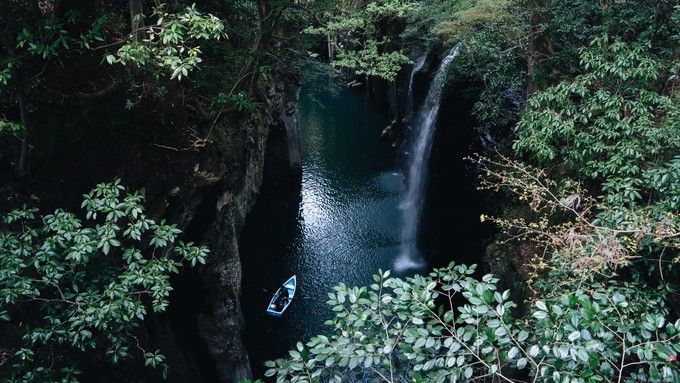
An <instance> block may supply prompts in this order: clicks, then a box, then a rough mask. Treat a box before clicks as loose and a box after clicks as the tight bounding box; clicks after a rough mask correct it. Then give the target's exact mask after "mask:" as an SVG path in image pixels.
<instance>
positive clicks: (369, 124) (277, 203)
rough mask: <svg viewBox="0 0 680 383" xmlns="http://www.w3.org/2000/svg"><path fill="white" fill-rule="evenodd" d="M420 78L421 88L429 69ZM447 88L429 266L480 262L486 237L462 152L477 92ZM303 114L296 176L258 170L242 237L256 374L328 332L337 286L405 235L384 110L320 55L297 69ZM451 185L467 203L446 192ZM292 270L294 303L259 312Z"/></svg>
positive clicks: (358, 277) (391, 260) (386, 256)
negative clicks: (269, 178)
mask: <svg viewBox="0 0 680 383" xmlns="http://www.w3.org/2000/svg"><path fill="white" fill-rule="evenodd" d="M422 80H424V81H422ZM417 83H419V84H420V85H419V86H417V87H416V88H419V89H416V91H417V92H416V93H420V94H421V96H420V97H416V99H418V98H419V99H421V100H422V99H424V97H423V96H422V94H424V92H425V91H426V90H427V85H428V84H429V80H428V79H426V78H421V81H420V82H417ZM418 90H419V91H418ZM448 94H449V96H447V97H456V98H455V99H448V100H444V101H445V103H446V105H448V106H447V108H446V109H444V110H443V111H442V112H443V113H442V114H443V115H442V116H441V120H442V121H445V123H441V122H440V124H443V125H444V126H442V127H440V129H439V130H438V132H437V137H436V138H435V142H436V143H437V144H435V145H434V148H433V158H432V161H433V163H434V164H435V166H436V172H435V173H433V174H432V177H431V178H432V181H433V183H432V186H431V188H430V190H429V192H428V198H429V199H430V200H429V202H428V203H427V205H426V206H425V212H424V221H425V222H424V225H425V226H424V231H423V241H422V242H423V243H422V245H423V249H422V251H423V253H424V255H425V256H426V258H427V260H428V262H427V263H429V264H430V265H432V266H437V265H442V264H445V263H448V262H449V261H450V260H452V259H456V260H457V261H459V262H466V263H477V262H479V259H480V256H481V253H482V251H481V240H480V239H481V238H484V237H486V238H488V237H489V235H488V233H487V234H483V233H482V231H480V227H479V224H480V223H479V212H480V211H482V210H481V205H480V203H481V201H480V200H479V198H478V195H477V193H476V191H475V190H474V184H475V181H474V178H471V176H470V174H472V177H474V172H473V171H472V172H471V171H470V169H469V163H466V161H464V160H463V157H464V156H465V155H466V154H467V153H470V151H471V150H476V149H475V148H473V145H471V143H472V142H473V141H474V139H473V136H474V135H473V134H472V132H473V123H472V121H471V120H470V118H469V116H470V110H471V108H472V104H473V101H474V100H471V99H465V98H464V97H460V96H458V95H456V94H455V93H451V92H449V93H448ZM445 98H446V97H445ZM416 103H418V100H416ZM299 117H300V120H299V121H300V137H301V148H302V171H303V176H302V185H301V187H299V188H298V187H295V188H291V187H290V185H288V184H281V183H272V182H266V183H265V184H264V185H263V188H262V194H261V196H260V197H259V199H258V202H257V204H256V205H255V207H254V208H253V211H252V212H251V214H250V215H249V218H248V220H247V222H246V224H245V227H244V229H243V232H242V235H241V241H240V250H241V261H242V265H243V282H242V283H243V286H242V287H243V289H242V292H243V308H244V315H245V318H244V319H245V329H246V334H245V339H246V346H247V349H248V353H249V356H250V358H251V365H252V367H253V373H254V375H255V376H256V377H261V376H262V374H263V373H264V367H263V363H264V362H265V361H266V360H271V359H275V358H278V357H285V356H287V355H288V352H287V351H288V350H290V349H292V348H293V347H294V346H295V343H296V342H298V341H302V342H306V341H307V340H308V339H309V337H311V336H313V335H316V334H322V333H327V331H328V329H327V328H326V327H325V325H324V322H325V321H326V320H327V319H329V318H330V317H331V315H332V311H331V310H330V307H329V306H328V305H327V304H326V300H327V293H328V292H329V291H330V290H331V289H332V287H333V286H335V285H337V284H338V283H340V282H344V283H346V284H348V285H353V286H363V285H367V284H370V283H371V281H372V279H371V276H372V275H373V274H374V273H376V272H377V271H378V269H383V270H386V269H393V268H394V266H395V260H397V259H398V257H399V255H400V252H401V250H402V245H403V244H402V243H401V241H400V237H401V234H403V233H402V228H401V223H402V220H403V216H402V215H403V214H402V213H403V211H401V210H400V204H401V205H402V207H403V205H404V204H403V203H402V202H403V201H402V198H403V195H404V191H405V190H404V189H405V187H404V175H403V172H402V171H401V167H400V166H399V161H398V159H397V153H396V151H395V150H394V149H393V148H391V147H390V146H389V145H388V144H387V143H385V142H381V141H380V140H379V138H378V137H379V134H380V131H381V130H382V129H383V128H384V127H385V126H387V124H388V119H387V116H386V115H385V114H384V113H383V112H382V111H381V110H380V109H379V108H377V107H376V106H374V105H372V104H371V103H370V102H369V101H368V100H367V98H366V97H365V94H364V93H362V92H361V91H359V90H356V89H349V88H347V87H346V86H344V82H343V81H342V80H341V79H340V78H339V77H338V76H337V75H335V74H334V71H333V70H331V69H329V68H328V67H327V66H324V65H321V64H318V63H316V64H312V65H310V67H309V68H308V69H307V70H306V71H305V78H304V82H303V85H302V88H301V93H300V102H299ZM441 128H443V129H441ZM265 172H266V170H265ZM452 196H455V197H456V198H457V199H459V200H460V201H464V203H455V204H452V203H451V200H452ZM452 244H455V246H452ZM418 251H421V250H418ZM427 263H426V264H427ZM415 271H416V270H414V269H409V270H405V271H403V272H402V273H401V274H396V273H395V274H393V275H399V276H404V275H407V274H411V273H413V272H415ZM293 274H295V275H297V280H298V290H297V293H296V296H295V299H294V301H293V303H292V304H291V306H290V308H289V309H288V311H286V313H285V315H284V316H283V317H281V318H273V317H269V316H267V315H266V314H265V310H266V307H267V304H268V303H269V300H270V299H271V294H272V293H273V292H274V291H275V290H276V289H277V288H278V287H279V286H280V284H281V283H283V282H284V281H285V280H286V279H288V278H289V277H290V276H291V275H293Z"/></svg>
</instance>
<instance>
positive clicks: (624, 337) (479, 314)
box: [266, 264, 680, 383]
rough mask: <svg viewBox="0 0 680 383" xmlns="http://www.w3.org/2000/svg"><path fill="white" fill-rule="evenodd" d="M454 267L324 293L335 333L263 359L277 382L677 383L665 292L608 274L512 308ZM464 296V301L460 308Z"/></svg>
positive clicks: (676, 341)
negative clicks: (520, 312) (520, 313)
mask: <svg viewBox="0 0 680 383" xmlns="http://www.w3.org/2000/svg"><path fill="white" fill-rule="evenodd" d="M474 273H475V267H474V266H473V267H466V266H463V265H454V264H451V265H449V266H448V267H446V268H441V269H436V270H434V271H432V272H431V273H430V274H429V275H427V276H415V277H413V278H407V279H405V280H402V279H399V278H391V277H390V275H389V272H384V273H383V272H381V273H380V274H377V275H375V276H374V280H375V283H374V284H372V285H371V286H370V287H347V286H345V285H343V284H340V285H339V286H337V287H335V288H334V291H333V292H332V293H330V294H329V297H330V299H329V301H328V303H329V305H331V306H332V307H333V311H334V312H335V317H334V318H333V319H331V320H330V321H329V322H328V324H329V326H330V328H331V331H332V332H331V334H330V335H329V336H324V335H320V336H316V337H313V338H311V339H310V340H309V342H307V344H306V345H305V344H302V343H298V344H297V347H296V349H295V350H291V351H290V357H289V358H287V359H278V360H276V361H272V362H267V366H268V367H270V369H269V370H268V371H267V373H266V374H267V376H273V375H276V376H277V381H278V382H284V381H291V382H320V381H333V382H341V381H384V382H413V381H416V382H425V381H427V382H445V381H454V382H455V381H477V382H497V381H505V382H517V381H527V382H528V381H532V382H564V381H567V382H592V381H619V382H630V383H632V382H674V381H677V380H678V379H680V366H678V365H677V364H675V363H673V362H672V360H675V358H676V357H677V354H678V353H679V352H680V321H677V322H675V323H668V321H667V319H666V316H667V314H668V310H667V309H666V308H665V306H664V303H663V302H664V297H665V294H666V290H663V289H661V290H655V289H648V288H645V287H644V286H642V285H640V284H636V283H619V282H614V281H610V282H607V283H603V284H593V285H591V286H588V288H586V289H580V288H578V289H573V290H570V291H563V292H561V293H559V294H556V295H552V296H548V297H545V298H544V299H540V300H535V301H534V302H533V305H532V307H531V309H530V310H529V311H530V312H529V313H528V315H526V316H524V317H522V318H521V319H518V320H514V319H513V318H512V311H513V309H515V308H516V305H515V304H514V303H513V302H512V301H511V300H510V292H509V291H504V292H501V291H498V289H497V284H498V279H496V278H495V277H493V276H492V275H485V276H484V277H483V278H482V279H481V280H477V279H475V278H473V277H472V275H473V274H474ZM457 302H462V304H460V305H458V304H457Z"/></svg>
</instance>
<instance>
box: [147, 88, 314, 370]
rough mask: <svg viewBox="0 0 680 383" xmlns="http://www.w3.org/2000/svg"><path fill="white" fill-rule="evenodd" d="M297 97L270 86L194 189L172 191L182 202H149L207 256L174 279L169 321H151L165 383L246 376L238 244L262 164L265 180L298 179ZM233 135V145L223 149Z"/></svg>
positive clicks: (207, 163)
mask: <svg viewBox="0 0 680 383" xmlns="http://www.w3.org/2000/svg"><path fill="white" fill-rule="evenodd" d="M297 95H298V85H297V84H296V83H295V82H294V81H292V82H291V81H283V80H281V81H277V82H275V83H273V84H270V86H269V89H268V92H267V105H266V107H265V108H263V111H262V113H257V114H254V115H252V116H251V117H250V118H248V119H245V120H243V121H242V122H241V123H240V124H239V125H238V126H237V128H236V129H235V130H233V131H230V130H229V129H227V130H225V131H224V132H223V137H222V139H224V140H225V142H224V143H223V145H216V147H215V148H214V152H212V153H207V156H206V158H205V159H204V162H203V163H202V164H201V165H199V166H198V167H196V168H195V169H194V179H195V180H198V182H196V183H192V184H190V185H187V187H186V188H184V189H182V190H179V191H175V192H176V193H177V195H181V196H182V197H181V198H180V199H179V200H177V201H175V202H174V203H173V202H170V203H166V201H167V197H165V196H161V197H160V199H159V200H158V201H157V202H155V204H156V205H158V204H160V205H161V209H162V207H163V206H164V205H165V206H166V207H165V209H162V210H164V212H163V213H161V212H159V215H160V216H163V217H166V219H168V220H169V221H172V222H180V225H181V226H182V227H183V228H185V234H186V236H187V240H191V241H195V242H200V243H201V244H203V245H206V246H208V247H209V248H210V250H211V253H210V257H209V259H208V262H207V264H206V265H205V266H202V267H199V268H198V269H197V270H196V271H192V270H187V271H185V275H183V276H180V278H178V281H177V283H176V286H175V288H176V292H175V293H173V295H176V296H173V297H172V298H171V299H172V300H171V307H170V309H169V315H167V316H164V317H162V318H157V319H156V320H155V321H154V325H153V328H154V333H155V334H156V341H157V342H158V343H159V344H160V345H162V346H163V347H162V348H163V349H164V350H163V351H165V353H166V354H167V355H169V362H170V363H169V364H170V366H173V365H174V366H175V369H174V370H175V371H173V374H172V376H171V381H178V382H187V381H219V382H238V381H241V380H243V379H246V378H249V377H250V376H251V370H250V364H249V360H248V355H247V353H246V350H245V346H244V341H243V338H242V332H243V326H244V323H243V314H242V309H241V261H240V255H239V250H238V239H239V236H240V231H241V228H242V226H243V223H244V221H245V219H246V217H247V215H248V212H249V211H250V209H251V207H252V206H253V204H254V203H255V201H256V198H257V195H258V193H259V190H260V185H261V183H262V178H263V169H264V165H265V162H267V164H268V166H269V167H270V168H272V169H273V171H269V172H268V173H270V174H273V175H274V176H276V177H285V178H290V179H291V180H298V179H299V176H300V174H301V168H300V148H299V135H298V125H297ZM234 135H236V136H239V137H240V139H239V140H238V141H239V143H238V144H236V145H234V144H233V143H232V144H231V145H229V144H227V142H228V141H231V140H233V139H234ZM230 150H231V151H235V152H231V153H228V152H227V151H230ZM164 200H165V201H164ZM173 218H175V219H173ZM206 358H207V360H206Z"/></svg>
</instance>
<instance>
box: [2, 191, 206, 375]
mask: <svg viewBox="0 0 680 383" xmlns="http://www.w3.org/2000/svg"><path fill="white" fill-rule="evenodd" d="M142 203H143V196H142V195H141V194H140V193H126V191H125V188H124V187H123V186H121V185H120V182H119V181H118V180H116V181H115V182H113V183H105V184H99V185H97V186H96V187H95V188H94V189H93V190H92V191H91V192H90V193H88V194H86V195H84V201H83V203H82V207H83V208H85V211H86V214H85V218H86V219H85V220H84V221H83V220H81V219H79V218H78V217H76V215H75V214H73V213H70V212H67V211H64V210H61V209H60V210H56V211H55V212H54V213H53V214H49V215H45V216H38V211H37V209H32V208H27V207H24V208H22V209H18V210H14V211H11V212H10V213H9V214H7V215H5V216H4V217H3V219H2V225H3V226H2V231H0V253H2V257H0V318H1V320H2V321H7V322H11V323H12V324H14V325H15V326H16V327H17V328H18V329H20V331H21V332H22V333H23V341H22V346H21V348H20V349H19V350H18V351H17V352H16V354H15V355H14V358H13V360H14V362H15V363H14V367H15V368H14V372H13V375H12V378H11V379H10V381H45V380H48V379H55V380H56V379H57V378H63V379H65V381H71V380H74V379H75V376H76V375H77V372H78V371H77V369H76V368H75V367H76V365H77V361H78V360H79V359H80V358H83V357H84V356H88V357H90V358H91V357H92V356H91V355H90V353H93V352H94V353H102V354H103V356H105V357H106V359H107V360H108V361H110V362H111V363H113V364H116V363H119V362H120V361H122V360H124V359H128V358H131V357H133V356H143V357H144V359H145V365H147V366H150V367H152V368H159V369H161V370H162V371H163V374H167V366H166V365H165V364H164V356H163V355H162V354H160V353H159V352H158V351H153V350H145V349H144V348H143V346H144V343H143V342H142V341H140V340H139V339H138V338H137V335H138V333H139V330H140V329H139V326H140V324H141V323H142V321H143V320H144V318H145V317H146V315H147V314H148V310H149V309H151V310H153V311H154V312H162V311H164V310H165V309H166V307H167V306H168V295H169V294H170V291H171V290H172V287H171V286H170V274H172V273H177V272H178V271H179V268H180V267H181V262H180V260H183V261H185V262H188V263H190V264H191V265H192V266H194V265H196V264H197V263H204V262H205V257H206V255H207V254H208V249H207V248H205V247H197V246H194V245H193V244H192V243H186V244H185V243H182V242H181V241H178V242H177V243H175V242H176V239H177V236H178V235H179V234H180V233H181V231H180V230H179V229H177V227H176V226H175V225H169V224H167V223H165V222H164V221H161V222H159V223H156V222H154V221H153V220H151V219H149V218H147V217H146V215H145V214H144V208H143V206H142ZM51 350H61V352H56V354H57V355H59V354H60V355H62V356H58V357H56V358H55V356H54V355H55V353H53V352H51Z"/></svg>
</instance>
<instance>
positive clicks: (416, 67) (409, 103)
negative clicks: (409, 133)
mask: <svg viewBox="0 0 680 383" xmlns="http://www.w3.org/2000/svg"><path fill="white" fill-rule="evenodd" d="M426 59H427V53H425V54H424V55H423V56H421V57H420V58H419V59H418V60H416V62H415V63H414V64H413V69H412V70H411V77H410V79H409V81H408V93H407V94H406V108H405V115H406V118H408V119H411V115H412V114H413V79H414V78H415V77H416V73H418V72H420V70H421V69H423V66H424V65H425V60H426Z"/></svg>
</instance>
